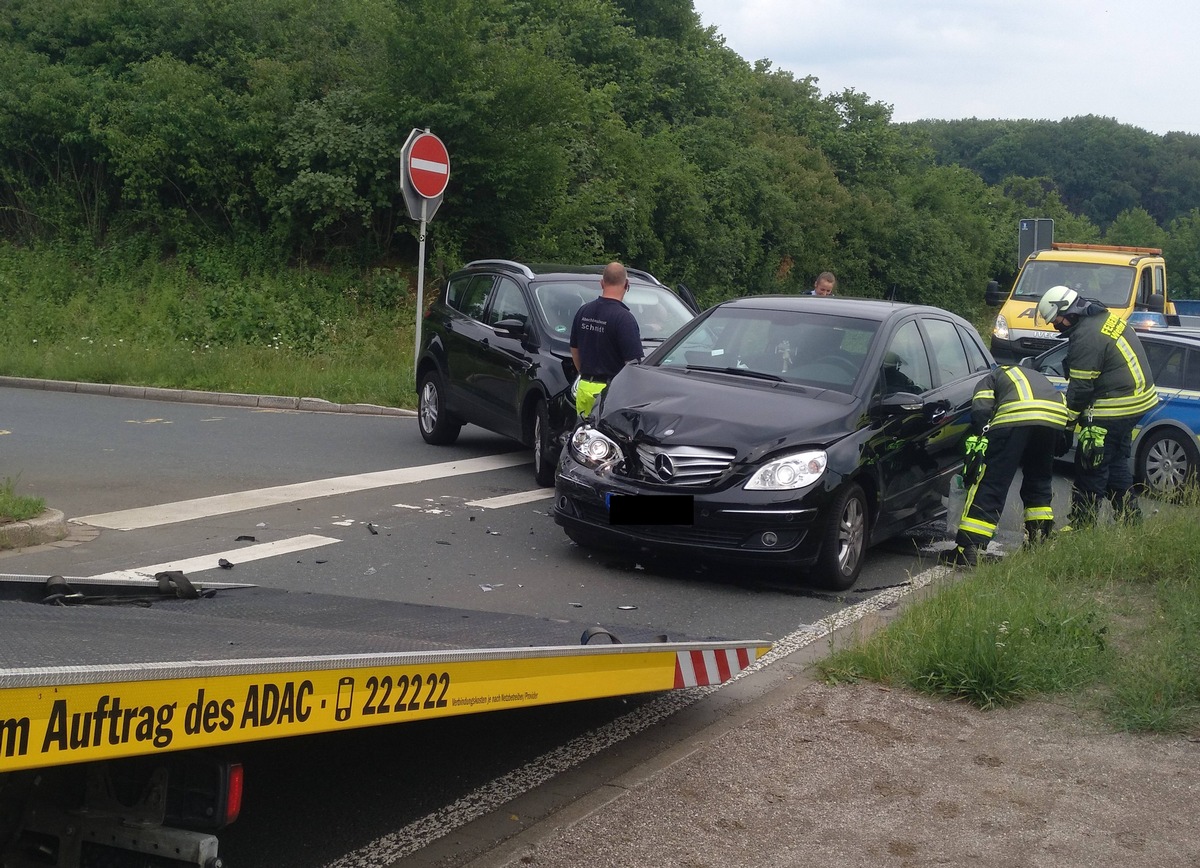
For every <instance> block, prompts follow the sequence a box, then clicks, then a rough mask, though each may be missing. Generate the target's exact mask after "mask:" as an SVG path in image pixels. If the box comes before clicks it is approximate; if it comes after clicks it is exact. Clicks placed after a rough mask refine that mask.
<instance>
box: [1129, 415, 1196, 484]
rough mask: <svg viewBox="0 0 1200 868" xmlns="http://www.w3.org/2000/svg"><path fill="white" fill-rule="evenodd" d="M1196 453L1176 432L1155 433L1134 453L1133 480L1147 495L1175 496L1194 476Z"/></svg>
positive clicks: (1181, 435)
mask: <svg viewBox="0 0 1200 868" xmlns="http://www.w3.org/2000/svg"><path fill="white" fill-rule="evenodd" d="M1196 462H1197V450H1196V447H1195V446H1194V445H1192V443H1191V442H1189V439H1188V438H1187V437H1186V435H1185V434H1183V433H1182V432H1179V431H1173V430H1166V431H1156V432H1155V433H1153V434H1151V435H1150V438H1149V440H1147V441H1146V444H1145V445H1144V446H1143V447H1142V448H1141V450H1139V452H1138V462H1137V479H1138V481H1139V482H1141V483H1142V485H1143V486H1144V487H1145V490H1146V491H1147V492H1148V493H1149V494H1154V495H1158V496H1160V497H1170V496H1173V495H1176V494H1178V493H1179V492H1180V490H1181V489H1182V488H1183V487H1184V486H1185V485H1187V484H1188V483H1189V482H1191V481H1193V480H1194V479H1195V477H1196Z"/></svg>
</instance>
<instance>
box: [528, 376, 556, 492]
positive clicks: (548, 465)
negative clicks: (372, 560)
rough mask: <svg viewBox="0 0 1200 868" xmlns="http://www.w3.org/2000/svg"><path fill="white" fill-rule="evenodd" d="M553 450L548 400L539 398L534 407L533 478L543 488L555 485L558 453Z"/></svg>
mask: <svg viewBox="0 0 1200 868" xmlns="http://www.w3.org/2000/svg"><path fill="white" fill-rule="evenodd" d="M553 450H554V442H553V436H552V432H551V430H550V409H549V408H548V407H547V406H546V402H545V401H543V400H541V399H540V398H539V399H538V402H537V404H536V405H534V408H533V478H534V480H535V481H536V482H537V484H538V485H540V486H542V488H551V487H553V485H554V473H555V471H556V470H558V455H557V454H555V453H554V451H553Z"/></svg>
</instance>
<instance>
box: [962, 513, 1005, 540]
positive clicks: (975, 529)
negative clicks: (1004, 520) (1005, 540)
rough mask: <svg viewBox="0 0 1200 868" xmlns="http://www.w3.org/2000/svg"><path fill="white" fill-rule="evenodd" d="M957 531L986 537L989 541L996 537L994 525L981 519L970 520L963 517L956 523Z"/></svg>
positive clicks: (967, 517)
mask: <svg viewBox="0 0 1200 868" xmlns="http://www.w3.org/2000/svg"><path fill="white" fill-rule="evenodd" d="M958 529H959V530H962V531H966V532H967V533H976V534H979V535H980V536H986V537H987V538H988V539H991V538H992V537H994V536H995V535H996V525H994V524H992V523H991V522H990V521H983V520H982V519H978V518H970V517H969V516H966V515H964V516H963V517H962V521H960V522H959V523H958Z"/></svg>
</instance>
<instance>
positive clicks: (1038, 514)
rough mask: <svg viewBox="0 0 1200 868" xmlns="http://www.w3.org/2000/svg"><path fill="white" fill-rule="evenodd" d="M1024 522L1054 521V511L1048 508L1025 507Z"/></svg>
mask: <svg viewBox="0 0 1200 868" xmlns="http://www.w3.org/2000/svg"><path fill="white" fill-rule="evenodd" d="M1025 521H1054V509H1053V508H1051V507H1049V506H1027V507H1025Z"/></svg>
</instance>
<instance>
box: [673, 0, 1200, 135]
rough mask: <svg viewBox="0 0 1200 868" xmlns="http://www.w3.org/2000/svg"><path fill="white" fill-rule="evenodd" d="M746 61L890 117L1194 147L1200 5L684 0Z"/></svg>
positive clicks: (1158, 0)
mask: <svg viewBox="0 0 1200 868" xmlns="http://www.w3.org/2000/svg"><path fill="white" fill-rule="evenodd" d="M694 4H695V8H696V11H697V12H698V13H699V14H700V17H701V19H702V20H703V22H704V24H705V26H709V25H713V26H715V27H716V28H717V31H718V32H719V33H720V34H721V35H722V36H723V37H724V38H725V43H726V45H728V46H729V48H731V49H733V50H734V51H736V52H737V53H738V54H740V55H741V56H742V57H744V58H745V59H746V60H748V61H750V62H754V61H755V60H760V59H763V58H767V59H769V60H771V61H772V62H773V63H774V65H775V66H776V67H779V68H782V69H786V70H788V71H789V72H791V73H793V74H794V75H795V76H796V77H797V78H803V77H804V76H808V75H812V76H815V77H816V78H817V79H818V82H817V87H818V88H819V89H820V91H821V93H822V95H828V94H830V93H840V92H841V91H843V90H845V89H847V88H853V89H854V90H856V91H859V92H860V93H865V94H866V95H867V96H868V97H870V99H871V100H872V101H875V102H883V103H888V104H889V105H891V106H892V109H893V111H892V119H893V120H895V121H912V120H918V119H922V118H943V119H958V118H969V117H977V118H984V119H989V118H1005V119H1015V118H1033V119H1047V120H1055V121H1057V120H1062V119H1063V118H1067V117H1075V116H1076V115H1088V114H1091V115H1101V116H1104V117H1110V118H1115V119H1116V120H1117V121H1119V122H1121V123H1123V124H1131V125H1133V126H1137V127H1141V128H1142V129H1144V130H1148V131H1150V132H1152V133H1158V134H1162V133H1166V132H1169V131H1172V130H1177V131H1182V132H1186V133H1193V134H1196V135H1200V93H1198V92H1197V90H1198V88H1200V0H1136V2H1134V0H694Z"/></svg>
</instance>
